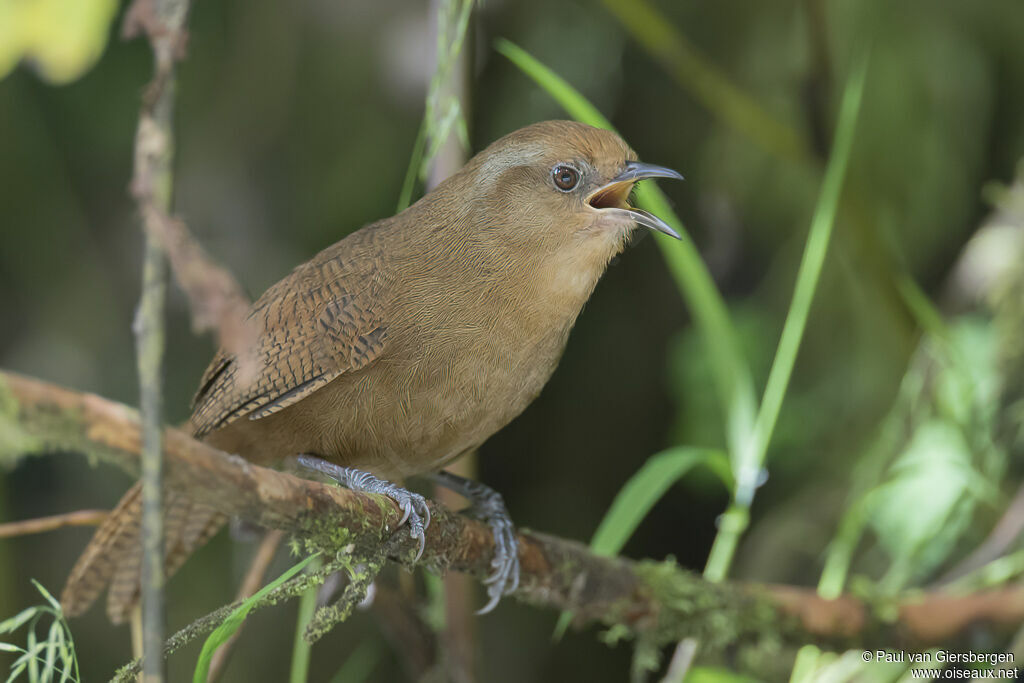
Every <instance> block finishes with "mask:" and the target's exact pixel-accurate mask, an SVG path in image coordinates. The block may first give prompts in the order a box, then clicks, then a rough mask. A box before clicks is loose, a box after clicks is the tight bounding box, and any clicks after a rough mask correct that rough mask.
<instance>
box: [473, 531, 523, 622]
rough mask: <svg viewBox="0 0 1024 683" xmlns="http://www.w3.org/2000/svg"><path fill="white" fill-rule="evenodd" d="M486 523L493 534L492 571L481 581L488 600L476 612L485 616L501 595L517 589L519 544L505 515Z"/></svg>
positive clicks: (496, 603)
mask: <svg viewBox="0 0 1024 683" xmlns="http://www.w3.org/2000/svg"><path fill="white" fill-rule="evenodd" d="M487 521H488V524H489V525H490V527H491V531H492V532H493V533H494V558H493V559H492V560H491V568H492V569H493V570H494V571H493V572H491V574H490V576H488V577H487V578H486V579H484V581H483V583H484V585H486V586H487V597H488V598H489V600H488V601H487V604H486V605H484V606H483V607H481V608H480V609H479V610H477V612H476V613H477V614H487V613H488V612H490V611H491V610H493V609H494V608H495V607H496V606H497V605H498V602H499V601H500V600H501V597H502V596H503V595H507V594H508V593H512V592H513V591H515V590H516V589H517V588H518V587H519V542H518V541H517V540H516V533H515V528H514V527H513V526H512V522H511V520H509V518H508V516H507V515H506V516H504V517H490V518H489V519H488V520H487Z"/></svg>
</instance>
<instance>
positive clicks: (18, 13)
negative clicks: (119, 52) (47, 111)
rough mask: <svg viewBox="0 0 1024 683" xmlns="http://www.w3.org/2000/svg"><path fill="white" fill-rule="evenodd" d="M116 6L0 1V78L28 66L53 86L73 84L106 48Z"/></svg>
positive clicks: (71, 0)
mask: <svg viewBox="0 0 1024 683" xmlns="http://www.w3.org/2000/svg"><path fill="white" fill-rule="evenodd" d="M117 7H118V2H117V0H0V78H3V77H4V76H6V75H7V74H8V73H10V71H11V70H12V69H14V67H15V66H17V64H18V62H20V61H22V60H28V61H30V62H31V63H32V64H34V65H35V66H37V67H38V70H39V73H40V74H41V75H42V76H43V77H44V78H45V79H46V80H48V81H50V82H52V83H67V82H69V81H73V80H75V79H76V78H78V77H79V76H81V75H82V74H83V73H85V71H87V70H88V69H89V68H90V67H91V66H92V65H93V64H94V63H95V62H96V60H97V59H99V56H100V54H101V53H102V52H103V48H104V46H105V45H106V44H107V34H108V33H109V31H110V22H111V21H112V20H113V18H114V15H115V14H116V12H117Z"/></svg>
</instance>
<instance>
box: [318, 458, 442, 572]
mask: <svg viewBox="0 0 1024 683" xmlns="http://www.w3.org/2000/svg"><path fill="white" fill-rule="evenodd" d="M298 460H299V464H300V465H302V466H303V467H305V468H307V469H310V470H316V471H317V472H319V473H321V474H323V475H325V476H327V477H329V478H331V479H333V480H334V481H336V482H338V483H339V484H341V485H342V486H344V487H345V488H348V489H351V490H353V491H361V492H363V493H382V494H384V495H385V496H387V497H388V498H391V499H392V500H393V501H395V502H396V503H397V504H398V508H399V509H400V510H401V511H402V520H401V521H400V522H399V523H398V526H402V525H403V524H405V523H406V522H407V521H408V522H409V535H411V536H412V537H413V538H415V539H417V540H418V541H419V542H420V549H419V552H417V553H416V557H415V558H413V562H416V561H417V560H419V559H420V556H421V555H422V554H423V548H424V546H425V545H426V542H427V539H426V535H425V534H424V531H425V530H426V528H427V526H429V525H430V508H428V507H427V501H426V499H425V498H424V497H423V496H421V495H420V494H418V493H413V492H412V491H407V490H406V489H403V488H402V487H401V486H398V485H396V484H392V483H391V482H390V481H387V480H385V479H379V478H377V477H375V476H373V475H372V474H370V473H369V472H364V471H363V470H357V469H355V468H353V467H341V466H339V465H335V464H334V463H332V462H327V461H326V460H323V459H322V458H318V457H316V456H313V455H300V456H299V458H298Z"/></svg>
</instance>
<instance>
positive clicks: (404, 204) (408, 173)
mask: <svg viewBox="0 0 1024 683" xmlns="http://www.w3.org/2000/svg"><path fill="white" fill-rule="evenodd" d="M426 147H427V118H426V115H424V117H423V121H421V122H420V129H419V132H417V133H416V142H414V143H413V145H412V156H411V158H410V159H409V168H407V169H406V170H405V180H403V181H402V192H401V194H399V195H398V207H397V213H402V212H403V211H405V210H406V209H408V208H409V205H410V204H412V191H413V190H414V189H415V188H416V178H418V177H419V174H420V168H421V167H422V166H423V151H424V150H425V149H426Z"/></svg>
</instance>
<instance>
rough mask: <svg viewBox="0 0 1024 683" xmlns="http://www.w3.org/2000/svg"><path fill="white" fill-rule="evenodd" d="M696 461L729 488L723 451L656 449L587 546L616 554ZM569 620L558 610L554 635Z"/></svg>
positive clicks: (564, 627) (685, 447) (597, 550)
mask: <svg viewBox="0 0 1024 683" xmlns="http://www.w3.org/2000/svg"><path fill="white" fill-rule="evenodd" d="M698 465H707V466H708V467H709V468H710V469H711V470H712V471H713V472H715V473H716V474H718V475H719V476H720V477H723V484H725V487H726V489H729V490H731V489H732V481H731V478H730V476H729V475H730V469H729V457H728V456H727V455H726V454H725V453H724V452H723V451H720V450H717V449H710V448H694V447H690V446H678V447H676V448H670V449H668V450H665V451H662V452H660V453H656V454H655V455H652V456H651V457H650V458H648V459H647V462H645V463H644V464H643V466H642V467H641V468H640V469H639V470H638V471H637V472H636V474H634V475H633V476H632V477H630V478H629V480H628V481H627V482H626V484H625V485H624V486H623V487H622V489H621V490H620V491H619V493H618V494H617V495H616V496H615V500H614V501H612V504H611V507H609V508H608V511H607V512H606V513H605V515H604V519H602V520H601V524H600V525H599V526H598V527H597V531H595V532H594V537H593V538H592V539H591V541H590V549H591V550H593V551H594V553H595V554H597V555H604V556H606V557H611V556H612V555H616V554H618V552H619V551H620V550H622V547H623V546H625V545H626V541H628V540H629V538H630V537H631V536H632V535H633V532H635V531H636V529H637V527H638V526H640V522H642V521H643V520H644V517H646V516H647V513H648V512H650V511H651V508H652V507H654V504H655V503H657V502H658V501H659V500H661V498H662V496H664V495H665V493H666V492H667V491H668V490H669V488H671V487H672V485H673V484H675V483H676V482H678V481H679V480H680V479H682V478H683V477H684V476H685V475H686V473H687V472H689V471H690V470H692V469H693V468H694V467H696V466H698ZM571 620H572V614H571V613H570V612H563V613H562V614H561V616H560V617H559V618H558V623H557V625H556V626H555V638H556V639H557V638H561V637H562V635H563V634H564V633H565V629H566V628H568V626H569V622H570V621H571Z"/></svg>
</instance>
